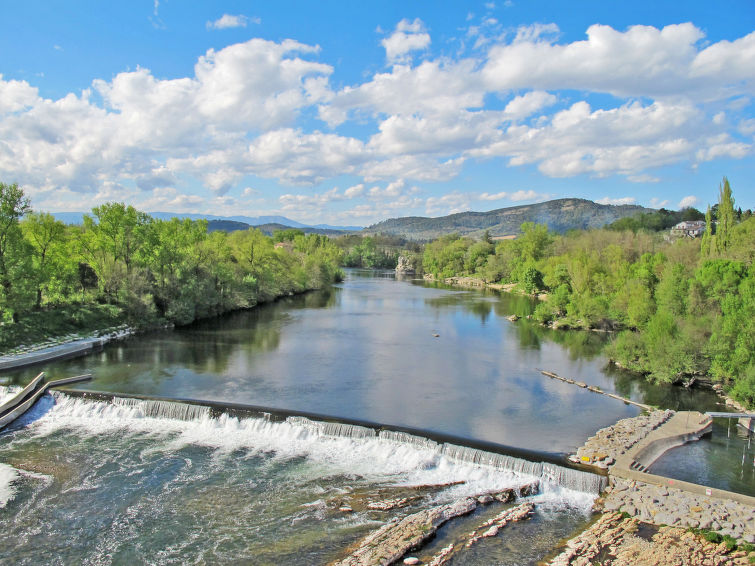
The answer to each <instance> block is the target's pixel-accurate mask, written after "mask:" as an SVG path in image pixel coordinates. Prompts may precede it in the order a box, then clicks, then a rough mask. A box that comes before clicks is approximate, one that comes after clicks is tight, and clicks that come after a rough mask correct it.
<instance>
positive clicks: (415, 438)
mask: <svg viewBox="0 0 755 566" xmlns="http://www.w3.org/2000/svg"><path fill="white" fill-rule="evenodd" d="M64 394H65V395H68V396H71V397H81V398H85V399H91V400H94V401H107V402H111V403H112V404H113V405H116V406H124V407H129V408H132V409H136V410H138V411H140V412H141V413H142V414H143V415H144V416H146V417H152V418H169V419H178V420H184V421H194V420H203V419H211V418H216V417H219V416H220V415H223V414H225V415H228V416H232V417H238V418H257V419H263V420H266V421H269V422H280V423H288V424H290V425H293V426H298V427H302V428H304V429H305V430H307V431H309V432H310V433H313V434H316V435H319V436H329V437H340V438H353V439H379V440H383V441H387V442H394V443H398V444H407V445H411V446H413V447H415V448H419V449H423V450H428V451H431V452H435V453H437V454H438V455H442V456H444V457H446V458H448V459H450V460H455V461H458V462H465V463H471V464H475V465H481V466H489V467H492V468H495V469H498V470H507V471H511V472H515V473H518V474H522V475H529V476H534V477H537V478H540V479H542V480H544V481H546V482H549V483H552V484H556V485H559V486H561V487H565V488H568V489H572V490H576V491H581V492H586V493H591V494H598V493H600V492H601V491H602V490H603V489H604V488H605V487H606V485H607V477H606V476H605V475H599V474H596V473H594V472H593V470H592V469H589V471H586V469H588V468H586V467H584V466H582V465H579V464H574V463H571V462H569V461H568V460H567V459H566V457H565V456H562V455H554V454H549V453H544V452H536V451H531V450H523V449H520V448H514V447H507V446H503V445H499V444H494V443H491V442H484V441H477V440H471V439H465V438H460V437H456V436H452V435H447V434H442V433H437V432H434V431H423V430H419V429H413V428H409V427H394V426H390V425H385V424H379V423H371V422H368V421H359V420H349V419H343V418H335V417H331V416H327V415H317V414H313V413H304V414H302V413H300V412H298V413H297V412H293V411H288V410H280V409H273V408H269V407H258V406H251V405H240V404H236V403H222V402H217V401H199V400H195V399H169V398H159V397H146V396H143V395H124V394H115V393H104V392H99V391H84V390H69V391H66V392H65V393H64Z"/></svg>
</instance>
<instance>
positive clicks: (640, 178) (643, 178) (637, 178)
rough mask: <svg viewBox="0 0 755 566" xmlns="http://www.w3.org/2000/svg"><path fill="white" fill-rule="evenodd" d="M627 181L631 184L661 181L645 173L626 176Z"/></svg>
mask: <svg viewBox="0 0 755 566" xmlns="http://www.w3.org/2000/svg"><path fill="white" fill-rule="evenodd" d="M627 180H628V181H630V182H632V183H659V182H660V181H661V180H660V178H658V177H655V176H653V175H648V174H646V173H643V174H642V175H627ZM651 202H652V200H651Z"/></svg>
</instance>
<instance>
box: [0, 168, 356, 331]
mask: <svg viewBox="0 0 755 566" xmlns="http://www.w3.org/2000/svg"><path fill="white" fill-rule="evenodd" d="M280 242H285V243H280ZM342 255H343V253H342V251H341V249H340V248H338V247H337V246H335V245H334V244H333V243H332V242H331V240H329V239H328V238H327V237H325V236H320V235H317V234H311V235H305V234H303V233H301V232H299V233H295V234H285V233H284V234H281V237H280V238H278V239H277V240H276V239H274V238H271V237H268V236H266V235H264V234H263V233H262V232H260V231H259V230H256V229H250V230H247V231H238V232H233V233H230V234H228V233H225V232H212V233H208V231H207V222H206V221H204V220H196V221H195V220H188V219H186V220H180V219H177V218H173V219H171V220H158V219H154V218H152V217H151V216H149V215H148V214H146V213H144V212H140V211H138V210H136V209H135V208H134V207H132V206H127V205H125V204H123V203H116V202H112V203H107V204H103V205H101V206H98V207H95V208H93V209H92V213H91V214H90V215H85V216H84V222H83V225H81V226H76V225H66V224H63V223H62V222H60V221H58V220H56V219H55V218H54V217H53V216H52V215H50V214H46V213H42V212H34V211H32V209H31V204H30V202H29V199H28V198H27V197H26V196H25V195H24V193H23V190H22V189H20V188H19V187H18V186H17V185H15V184H13V185H7V184H3V183H0V323H1V324H2V325H3V333H4V334H6V335H8V334H10V333H11V330H12V328H13V326H14V325H20V324H23V322H24V320H25V318H29V317H33V315H35V313H39V312H40V311H50V310H54V309H56V308H61V307H65V306H71V305H75V306H84V305H109V306H112V307H116V308H117V310H118V311H119V312H120V313H121V315H122V317H123V318H124V319H126V320H128V321H129V322H130V323H131V324H136V325H138V326H144V325H154V324H164V323H173V324H188V323H190V322H192V321H194V320H197V319H200V318H205V317H209V316H214V315H218V314H221V313H224V312H228V311H230V310H234V309H239V308H248V307H252V306H254V305H256V304H257V303H261V302H265V301H270V300H272V299H274V298H276V297H280V296H283V295H287V294H292V293H299V292H303V291H306V290H310V289H317V288H320V287H322V286H324V285H327V284H329V283H331V282H333V281H335V280H337V279H339V278H340V277H342V272H341V271H340V268H339V266H340V264H341V259H342Z"/></svg>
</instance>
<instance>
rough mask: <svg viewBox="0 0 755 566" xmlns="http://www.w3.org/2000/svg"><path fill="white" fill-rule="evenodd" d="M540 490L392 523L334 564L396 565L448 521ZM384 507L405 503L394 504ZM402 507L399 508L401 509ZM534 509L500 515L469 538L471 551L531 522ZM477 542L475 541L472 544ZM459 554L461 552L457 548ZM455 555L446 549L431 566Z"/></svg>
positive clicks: (513, 491) (469, 501)
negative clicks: (508, 527)
mask: <svg viewBox="0 0 755 566" xmlns="http://www.w3.org/2000/svg"><path fill="white" fill-rule="evenodd" d="M538 490H539V484H538V482H532V483H528V484H524V485H522V486H520V487H518V488H509V489H504V490H502V491H499V492H494V493H484V494H480V495H479V496H478V497H466V498H464V499H459V500H457V501H455V502H454V503H450V504H446V505H440V506H437V507H433V508H431V509H425V510H422V511H419V512H416V513H413V514H411V515H408V516H406V517H404V518H403V519H398V518H396V519H393V520H392V521H390V522H389V523H386V524H385V525H383V526H382V527H380V528H379V529H378V530H376V531H374V532H372V533H370V534H369V535H367V536H366V537H364V538H363V539H362V540H361V541H359V542H358V543H357V545H356V547H355V548H354V549H352V551H351V553H350V554H349V556H347V557H346V558H344V559H342V560H340V561H338V562H335V563H333V564H332V566H367V565H370V566H373V565H378V564H379V565H387V564H394V563H396V562H397V561H398V560H400V559H401V557H402V556H404V554H406V553H407V552H408V551H410V550H416V549H419V548H421V546H422V545H423V544H424V543H425V542H426V541H427V540H429V539H430V538H431V537H432V536H434V535H435V533H436V531H437V530H438V528H439V527H440V526H441V525H443V524H444V523H446V522H447V521H449V520H451V519H453V518H455V517H460V516H462V515H468V514H469V513H471V512H473V511H474V510H475V509H477V507H478V506H479V505H487V504H490V503H493V502H500V503H508V502H512V501H514V500H515V499H517V498H518V497H525V496H528V495H534V494H536V493H537V492H538ZM384 502H385V503H391V504H393V503H403V502H401V501H399V500H393V501H390V502H387V501H384ZM398 506H400V505H398ZM534 507H535V506H534V505H533V504H531V503H523V504H521V505H519V506H517V507H513V508H509V509H506V510H505V511H503V512H502V513H499V514H498V515H497V516H495V517H494V518H493V519H491V520H489V521H486V522H485V523H483V524H482V525H480V526H479V527H477V528H476V529H475V530H474V531H472V532H471V533H470V534H469V541H472V542H469V543H468V544H467V545H461V546H462V547H466V548H468V547H469V546H471V544H473V542H476V541H477V540H479V539H480V538H483V537H491V536H495V535H496V534H497V533H498V530H500V529H502V528H503V527H504V526H505V525H506V524H508V523H511V522H515V521H521V520H523V519H527V518H529V517H530V516H531V515H532V513H533V512H534ZM475 537H476V538H475ZM473 539H474V540H473ZM457 550H460V549H459V548H458V545H457ZM452 554H454V545H451V546H450V548H449V547H446V548H444V549H443V550H442V551H441V553H440V555H438V556H436V557H435V558H434V559H433V561H432V562H431V563H435V564H443V563H445V562H446V561H447V560H448V559H450V557H451V555H452Z"/></svg>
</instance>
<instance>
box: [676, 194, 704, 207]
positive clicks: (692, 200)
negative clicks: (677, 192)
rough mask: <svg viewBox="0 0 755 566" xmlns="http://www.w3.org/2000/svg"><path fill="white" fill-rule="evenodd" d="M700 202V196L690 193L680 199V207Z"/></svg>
mask: <svg viewBox="0 0 755 566" xmlns="http://www.w3.org/2000/svg"><path fill="white" fill-rule="evenodd" d="M698 202H699V200H698V198H697V197H696V196H694V195H689V196H686V197H684V198H683V199H682V200H680V201H679V208H680V209H682V208H690V207H692V206H695V205H696V204H697V203H698Z"/></svg>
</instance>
